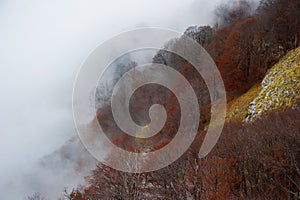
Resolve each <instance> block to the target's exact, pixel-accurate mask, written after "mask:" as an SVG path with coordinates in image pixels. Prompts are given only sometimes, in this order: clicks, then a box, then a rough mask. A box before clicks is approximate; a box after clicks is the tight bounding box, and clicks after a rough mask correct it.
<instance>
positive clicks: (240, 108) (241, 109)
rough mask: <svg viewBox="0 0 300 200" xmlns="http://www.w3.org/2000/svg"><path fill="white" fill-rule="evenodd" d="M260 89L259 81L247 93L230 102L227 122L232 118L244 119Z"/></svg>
mask: <svg viewBox="0 0 300 200" xmlns="http://www.w3.org/2000/svg"><path fill="white" fill-rule="evenodd" d="M260 90H261V84H260V83H257V84H256V85H254V86H253V87H252V88H251V89H250V90H249V91H248V92H246V93H245V94H243V95H241V96H240V97H238V98H235V99H233V100H231V101H230V102H228V104H227V114H226V122H227V121H230V120H237V121H242V120H244V119H245V118H246V117H247V115H248V106H249V104H250V102H251V101H252V100H253V99H254V98H255V97H257V96H258V94H259V92H260Z"/></svg>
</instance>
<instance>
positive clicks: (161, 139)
mask: <svg viewBox="0 0 300 200" xmlns="http://www.w3.org/2000/svg"><path fill="white" fill-rule="evenodd" d="M237 2H239V3H238V4H237V6H234V7H231V8H228V7H224V6H223V7H220V8H218V10H217V13H218V17H219V18H218V21H217V22H216V24H215V26H214V27H209V26H205V27H199V28H195V27H190V28H189V29H187V31H186V32H185V34H186V35H187V36H189V37H192V38H193V39H195V40H196V41H198V42H199V43H200V44H201V45H203V46H204V47H205V49H206V50H207V51H208V52H209V53H210V55H211V56H212V57H213V59H214V60H215V62H216V64H217V67H218V69H219V70H220V72H221V75H222V78H223V80H224V82H225V87H226V92H227V94H228V96H237V95H240V94H243V93H244V92H245V91H247V90H248V89H249V88H250V87H252V86H253V85H254V84H256V83H257V82H259V81H260V80H261V79H262V77H263V76H264V75H265V73H266V71H267V70H268V69H269V68H270V67H272V65H273V64H274V63H275V62H277V61H278V60H279V59H280V58H281V56H283V55H284V54H285V53H287V52H288V51H289V50H291V49H294V48H296V47H297V46H299V44H300V40H299V37H300V35H299V34H300V12H299V10H300V0H261V1H260V4H259V6H258V8H257V9H256V10H255V11H253V12H250V11H249V9H250V8H251V5H250V3H249V2H248V1H246V0H240V1H237ZM178 40H180V39H174V40H171V41H169V42H168V43H167V44H166V45H171V46H172V45H173V46H176V44H177V42H178ZM153 62H154V63H161V64H165V65H168V66H171V67H173V68H174V69H176V70H177V71H178V72H179V73H181V74H182V75H183V76H184V77H185V78H186V79H187V80H188V81H189V82H190V84H191V86H192V87H193V89H194V90H195V93H196V95H197V97H198V101H199V105H200V107H201V119H200V124H199V125H200V126H199V130H198V135H197V137H196V139H195V141H194V143H193V144H192V145H191V147H190V148H189V149H188V151H187V152H185V153H184V155H182V156H181V158H180V159H178V160H177V161H176V162H174V163H172V164H171V165H169V166H167V167H165V168H163V169H160V170H158V171H154V172H149V173H141V174H131V173H125V172H120V171H116V170H114V169H112V168H109V167H107V166H105V165H103V164H99V165H98V166H97V168H96V169H95V170H93V171H92V173H91V175H90V176H89V177H87V181H88V182H89V186H87V187H84V188H79V189H74V190H73V191H72V192H71V193H70V194H68V198H69V199H70V200H87V199H89V200H96V199H188V198H190V199H299V198H300V148H299V147H300V135H299V130H300V128H299V124H300V112H299V109H292V108H290V109H287V110H281V111H273V112H269V113H267V114H265V115H262V116H261V118H259V119H257V120H256V121H254V122H249V123H245V122H241V121H237V122H235V121H230V122H227V123H226V124H225V127H224V129H223V132H222V134H221V138H220V139H219V141H218V143H217V145H216V146H215V147H214V149H213V151H212V152H210V154H209V155H208V156H207V157H205V158H203V159H200V158H199V156H198V152H199V148H200V145H201V143H202V140H203V138H204V136H205V131H204V127H205V126H206V125H207V123H208V122H209V120H210V112H209V109H210V103H211V102H210V96H209V93H208V89H207V87H206V85H205V83H204V81H203V79H202V77H201V76H200V75H197V74H198V73H196V72H195V69H194V68H193V66H192V65H191V64H190V63H189V62H188V61H186V60H184V59H183V58H181V57H179V56H177V55H174V54H172V53H170V52H167V51H164V50H160V51H159V52H158V53H157V54H156V55H155V56H154V58H153ZM153 104H161V105H163V106H164V107H165V109H166V111H167V115H168V117H167V121H166V124H165V126H164V128H163V129H162V130H161V131H160V132H159V133H158V134H157V135H155V136H153V137H151V138H148V139H139V140H136V139H135V138H134V137H131V136H129V135H127V134H126V133H123V132H122V131H121V130H120V129H119V128H118V126H117V125H116V123H115V122H114V120H113V116H112V111H111V107H110V104H108V105H105V106H102V107H101V108H99V109H98V111H97V115H96V119H95V120H96V121H98V122H99V123H100V125H101V127H102V129H103V130H104V132H105V133H106V135H107V136H108V137H109V138H110V139H111V141H112V142H113V143H114V144H115V145H117V146H119V147H121V148H123V149H126V150H128V151H132V152H141V151H145V150H147V151H154V150H156V149H159V148H162V147H164V146H165V145H167V144H168V143H169V142H170V141H171V140H172V139H173V137H174V135H175V134H176V132H177V129H178V127H179V122H180V106H179V103H178V100H177V99H176V97H175V95H174V94H173V93H172V92H171V91H169V90H168V89H167V88H164V87H162V86H159V85H146V86H144V87H142V88H140V89H139V90H137V91H136V92H135V93H134V94H133V96H132V98H131V102H130V111H131V115H132V118H133V120H134V121H135V122H136V123H137V124H139V125H141V126H144V125H146V124H147V123H149V116H148V110H149V108H150V106H151V105H153ZM141 144H142V145H141ZM145 164H146V165H151V160H150V161H149V162H147V163H145Z"/></svg>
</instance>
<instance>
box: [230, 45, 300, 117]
mask: <svg viewBox="0 0 300 200" xmlns="http://www.w3.org/2000/svg"><path fill="white" fill-rule="evenodd" d="M299 100H300V48H297V49H295V50H292V51H290V52H289V53H288V54H287V55H285V56H284V57H283V58H282V59H281V60H280V61H279V62H278V63H277V64H275V65H274V66H273V67H272V68H271V69H270V70H269V71H268V72H267V74H266V76H265V77H264V79H263V80H262V82H261V83H257V84H256V85H254V86H253V87H252V88H251V89H250V90H249V91H248V92H246V93H245V94H243V95H241V96H240V97H237V98H234V99H232V100H230V101H229V102H228V111H227V116H226V121H230V120H237V121H242V120H245V119H247V120H254V119H255V118H256V117H257V116H259V115H261V114H263V113H265V112H267V111H272V110H282V109H285V108H288V107H292V108H294V109H295V108H296V107H297V103H298V102H299Z"/></svg>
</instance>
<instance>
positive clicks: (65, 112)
mask: <svg viewBox="0 0 300 200" xmlns="http://www.w3.org/2000/svg"><path fill="white" fill-rule="evenodd" d="M217 2H221V0H214V1H205V0H198V1H194V0H185V1H182V0H164V1H161V0H143V1H141V0H127V1H124V0H109V1H96V0H65V1H61V0H51V1H50V0H45V1H39V0H28V1H17V0H10V1H1V2H0V29H1V31H0V43H1V45H0V56H1V58H0V70H1V73H0V91H1V103H0V110H1V112H0V120H1V126H0V134H1V140H0V157H1V167H0V177H1V179H0V199H14V198H15V199H19V198H22V197H24V196H26V195H27V193H28V191H26V189H23V188H22V184H23V182H22V181H23V179H24V174H26V173H30V172H36V173H39V171H38V169H37V168H35V166H36V165H35V164H34V163H36V162H37V161H38V160H39V159H40V158H41V157H43V156H44V155H46V154H50V153H51V152H53V151H54V150H56V149H58V148H59V147H60V146H62V144H64V143H65V142H66V141H67V140H68V139H69V138H71V137H72V136H74V135H75V134H76V133H75V128H74V123H73V119H72V106H71V97H72V86H73V82H74V80H75V77H76V73H77V71H78V69H79V67H80V65H81V64H82V63H83V61H84V60H85V58H86V57H87V56H88V55H89V53H90V52H91V51H92V50H93V49H94V48H96V46H97V45H98V44H100V43H101V42H103V41H105V40H106V39H108V38H109V37H111V36H112V35H115V34H118V33H119V32H120V31H125V30H129V29H131V28H134V27H141V26H156V27H167V28H172V29H175V30H178V31H184V29H185V28H187V27H188V26H189V25H195V24H200V25H201V24H203V25H204V24H208V23H210V22H211V20H210V19H211V12H212V10H213V9H214V7H215V5H216V3H217ZM41 173H42V172H41ZM29 179H30V177H29ZM45 181H47V179H46V178H45ZM11 194H14V196H10V195H11Z"/></svg>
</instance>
